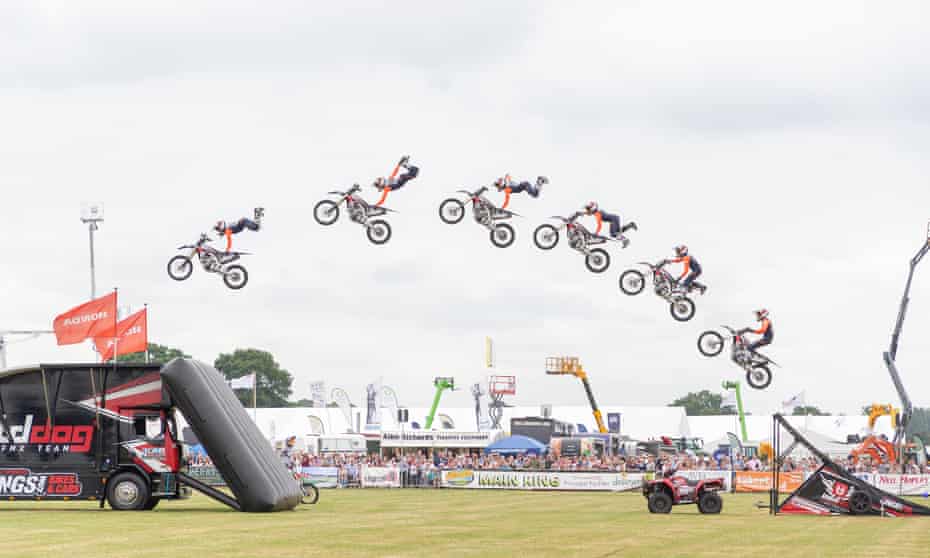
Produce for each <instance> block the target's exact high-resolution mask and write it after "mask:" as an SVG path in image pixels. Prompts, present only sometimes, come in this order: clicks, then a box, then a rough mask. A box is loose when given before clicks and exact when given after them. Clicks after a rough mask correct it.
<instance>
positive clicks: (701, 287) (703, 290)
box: [698, 285, 707, 295]
mask: <svg viewBox="0 0 930 558" xmlns="http://www.w3.org/2000/svg"><path fill="white" fill-rule="evenodd" d="M698 289H700V290H701V295H703V294H704V293H706V292H707V285H698Z"/></svg>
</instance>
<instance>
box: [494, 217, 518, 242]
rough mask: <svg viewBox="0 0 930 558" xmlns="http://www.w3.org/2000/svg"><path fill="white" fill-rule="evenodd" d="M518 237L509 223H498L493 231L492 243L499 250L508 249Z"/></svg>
mask: <svg viewBox="0 0 930 558" xmlns="http://www.w3.org/2000/svg"><path fill="white" fill-rule="evenodd" d="M516 237H517V235H516V233H514V232H513V227H511V226H510V225H508V224H507V223H498V224H497V225H495V226H494V230H492V231H491V243H492V244H494V246H497V247H498V248H506V247H508V246H510V245H511V244H513V241H514V239H516Z"/></svg>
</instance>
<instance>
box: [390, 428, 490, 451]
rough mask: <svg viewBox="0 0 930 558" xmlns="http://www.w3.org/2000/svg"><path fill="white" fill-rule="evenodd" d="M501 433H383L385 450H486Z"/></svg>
mask: <svg viewBox="0 0 930 558" xmlns="http://www.w3.org/2000/svg"><path fill="white" fill-rule="evenodd" d="M500 435H501V432H500V431H499V430H488V431H484V432H453V431H450V430H406V431H404V432H398V431H391V430H388V431H383V430H382V431H381V447H383V448H485V447H487V446H488V445H490V444H492V443H494V442H496V441H497V439H498V438H499V437H500Z"/></svg>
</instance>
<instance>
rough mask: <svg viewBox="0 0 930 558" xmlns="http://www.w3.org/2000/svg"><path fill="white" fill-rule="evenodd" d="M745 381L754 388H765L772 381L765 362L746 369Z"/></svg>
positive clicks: (770, 372)
mask: <svg viewBox="0 0 930 558" xmlns="http://www.w3.org/2000/svg"><path fill="white" fill-rule="evenodd" d="M746 383H748V384H749V385H750V386H751V387H753V388H755V389H765V388H767V387H769V384H771V383H772V371H771V370H769V367H768V365H767V364H757V365H756V366H755V367H753V368H751V369H749V370H747V371H746Z"/></svg>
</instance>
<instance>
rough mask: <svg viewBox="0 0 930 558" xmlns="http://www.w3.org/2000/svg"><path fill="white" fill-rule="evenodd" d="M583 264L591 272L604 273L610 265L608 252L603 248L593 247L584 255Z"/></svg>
mask: <svg viewBox="0 0 930 558" xmlns="http://www.w3.org/2000/svg"><path fill="white" fill-rule="evenodd" d="M584 265H585V267H587V268H588V271H591V272H593V273H604V272H605V271H607V268H608V267H610V254H608V253H607V251H606V250H604V249H603V248H595V249H594V250H591V253H590V254H588V255H587V256H585V259H584Z"/></svg>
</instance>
